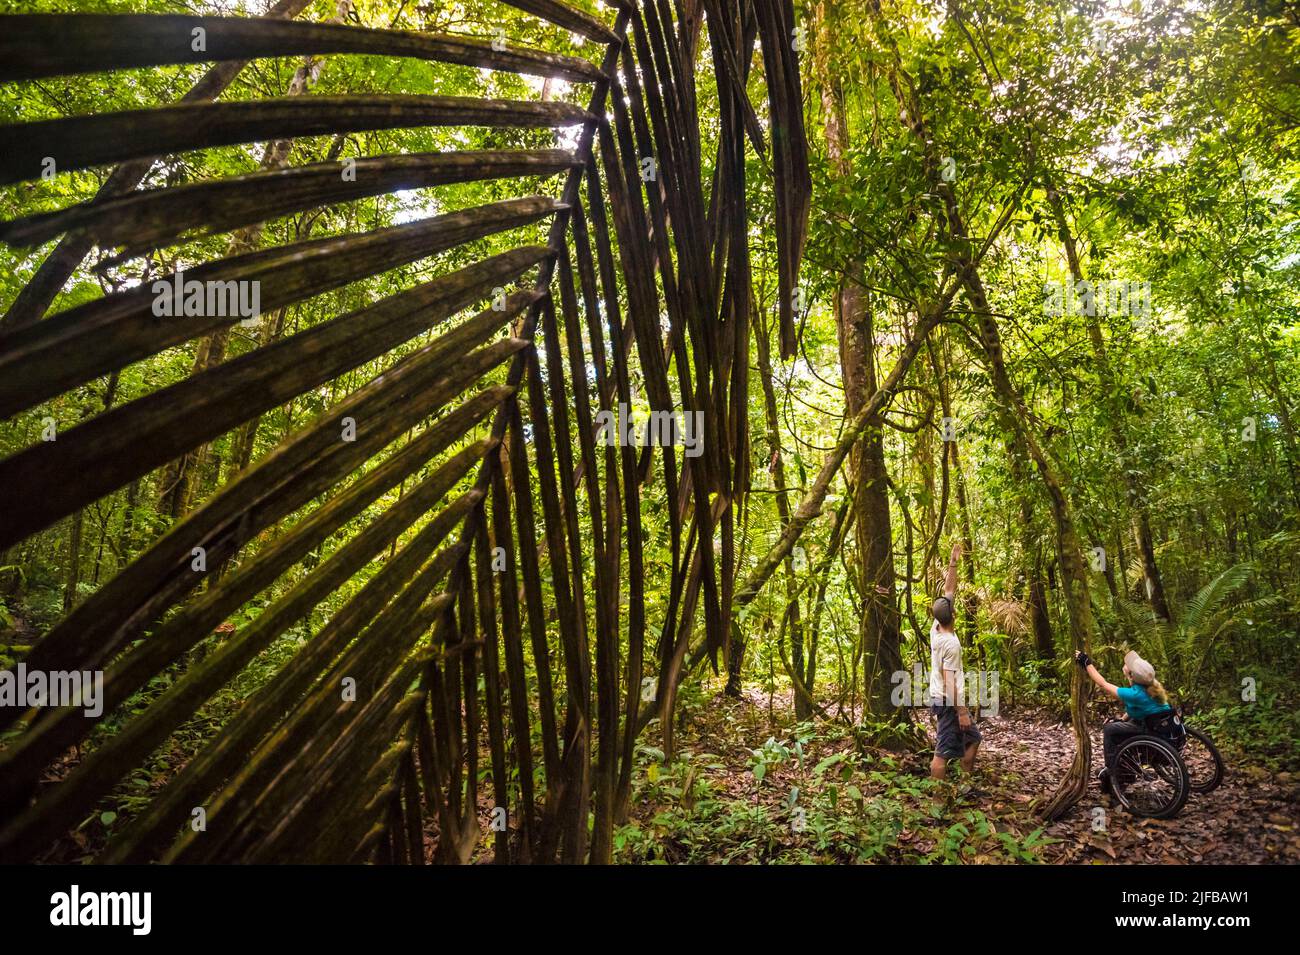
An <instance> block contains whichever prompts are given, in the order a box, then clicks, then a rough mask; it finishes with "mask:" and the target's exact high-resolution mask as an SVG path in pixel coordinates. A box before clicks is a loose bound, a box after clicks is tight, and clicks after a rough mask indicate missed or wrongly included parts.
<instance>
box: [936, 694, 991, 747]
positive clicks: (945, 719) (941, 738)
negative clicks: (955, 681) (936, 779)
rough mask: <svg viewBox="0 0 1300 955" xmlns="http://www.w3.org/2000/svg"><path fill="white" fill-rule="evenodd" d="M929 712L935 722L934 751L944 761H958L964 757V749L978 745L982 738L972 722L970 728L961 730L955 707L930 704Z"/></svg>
mask: <svg viewBox="0 0 1300 955" xmlns="http://www.w3.org/2000/svg"><path fill="white" fill-rule="evenodd" d="M930 712H931V713H933V714H934V718H935V721H936V722H937V724H938V725H937V729H936V731H935V746H934V751H935V752H936V753H937V754H938V755H939V756H941V757H942V758H944V759H958V758H960V757H962V756H964V755H966V747H967V746H970V745H971V744H972V743H978V742H979V741H980V740H981V739H983V737H982V736H980V731H979V730H978V729H976V728H975V723H974V721H972V722H971V725H970V728H969V729H965V730H963V729H962V728H961V724H960V723H959V722H958V720H957V707H955V706H943V705H942V704H940V703H931V704H930Z"/></svg>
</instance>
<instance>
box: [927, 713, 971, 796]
mask: <svg viewBox="0 0 1300 955" xmlns="http://www.w3.org/2000/svg"><path fill="white" fill-rule="evenodd" d="M931 712H933V713H934V717H935V728H934V758H933V759H931V760H930V777H931V778H932V779H943V778H944V777H945V776H947V775H948V760H950V759H952V758H954V757H958V756H962V755H963V754H962V749H961V728H960V727H959V726H958V725H957V711H956V710H955V709H954V708H953V707H951V706H934V707H932V708H931Z"/></svg>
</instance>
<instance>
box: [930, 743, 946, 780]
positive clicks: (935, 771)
mask: <svg viewBox="0 0 1300 955" xmlns="http://www.w3.org/2000/svg"><path fill="white" fill-rule="evenodd" d="M946 775H948V761H947V760H946V759H944V758H943V757H942V756H940V755H939V751H938V750H935V751H934V758H933V759H932V760H930V778H931V779H943V777H944V776H946Z"/></svg>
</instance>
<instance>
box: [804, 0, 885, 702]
mask: <svg viewBox="0 0 1300 955" xmlns="http://www.w3.org/2000/svg"><path fill="white" fill-rule="evenodd" d="M819 14H820V15H819V18H818V19H819V29H818V31H817V44H818V51H817V55H816V56H815V57H814V63H815V64H816V69H817V71H818V74H819V75H818V82H819V85H820V87H821V106H822V121H823V124H824V126H825V131H826V150H827V155H828V157H829V158H830V161H831V166H832V167H833V168H834V169H835V171H836V173H837V175H839V176H841V177H843V176H846V175H847V174H848V171H849V159H848V152H849V141H848V127H847V116H846V112H845V108H844V96H843V90H842V87H841V86H840V85H839V83H838V81H837V79H836V78H835V77H833V76H832V75H831V70H830V69H829V50H830V43H831V38H830V35H829V32H830V31H829V25H828V24H827V21H826V16H825V10H824V7H823V8H822V9H821V10H819ZM860 268H861V263H859V262H848V263H846V264H845V268H844V270H843V274H844V275H845V276H846V277H845V279H844V281H843V283H842V284H841V286H840V289H839V293H838V295H837V296H836V302H835V330H836V334H837V336H838V339H839V350H840V369H841V372H842V378H843V381H844V392H845V394H844V406H845V409H846V412H847V414H848V416H849V417H853V416H855V415H856V414H857V413H858V412H859V411H861V410H862V408H863V407H864V406H865V405H866V403H867V400H868V398H869V397H870V396H871V395H872V394H874V393H875V391H876V387H877V382H876V368H875V358H874V349H875V330H874V327H873V316H872V310H871V302H870V300H869V296H868V293H867V290H866V289H865V288H863V287H862V286H861V285H860V284H858V283H857V282H856V281H855V280H854V279H853V278H852V276H855V275H856V274H858V272H859V271H860ZM882 428H883V419H882V417H881V416H880V415H876V416H874V417H873V418H872V419H871V420H870V422H869V423H868V425H867V430H866V431H865V432H864V433H863V436H862V438H861V439H860V440H859V442H858V443H857V444H856V445H855V446H854V448H853V451H852V453H851V454H850V456H849V482H850V483H851V484H852V485H853V487H854V503H853V509H854V517H855V519H856V520H855V524H854V534H855V539H856V542H857V551H858V559H857V567H856V570H857V577H858V581H859V589H860V592H861V594H862V598H863V607H862V620H861V637H862V647H863V656H864V667H863V673H864V678H865V690H866V695H865V698H864V706H865V710H864V712H870V713H872V714H873V715H875V716H878V717H892V718H898V717H900V716H901V712H900V710H899V709H898V708H897V707H895V706H894V705H893V704H892V703H891V701H890V696H891V692H892V689H893V681H892V679H891V677H892V675H893V674H894V673H895V672H897V671H899V670H901V669H902V667H903V655H902V633H901V628H900V621H899V612H898V597H897V594H896V593H895V589H896V582H895V573H894V547H893V532H892V527H891V524H890V513H889V477H888V474H887V472H886V469H885V443H884V435H883V433H882Z"/></svg>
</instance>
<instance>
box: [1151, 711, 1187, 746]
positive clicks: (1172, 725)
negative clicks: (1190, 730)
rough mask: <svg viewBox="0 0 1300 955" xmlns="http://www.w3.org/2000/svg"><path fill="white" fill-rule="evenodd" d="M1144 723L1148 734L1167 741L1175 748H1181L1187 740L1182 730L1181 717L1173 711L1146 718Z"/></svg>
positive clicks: (1185, 732)
mask: <svg viewBox="0 0 1300 955" xmlns="http://www.w3.org/2000/svg"><path fill="white" fill-rule="evenodd" d="M1145 722H1146V731H1147V732H1148V733H1150V734H1151V735H1152V736H1159V737H1160V738H1161V739H1164V740H1168V741H1169V742H1170V743H1173V744H1174V745H1175V746H1179V747H1181V746H1182V745H1183V743H1184V742H1185V741H1186V739H1187V730H1186V729H1184V728H1183V720H1182V717H1181V716H1180V715H1179V714H1178V713H1177V712H1176V711H1174V710H1170V711H1168V712H1167V713H1157V714H1155V715H1154V716H1148V717H1147V718H1146V721H1145Z"/></svg>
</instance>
